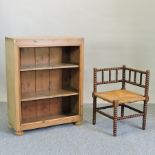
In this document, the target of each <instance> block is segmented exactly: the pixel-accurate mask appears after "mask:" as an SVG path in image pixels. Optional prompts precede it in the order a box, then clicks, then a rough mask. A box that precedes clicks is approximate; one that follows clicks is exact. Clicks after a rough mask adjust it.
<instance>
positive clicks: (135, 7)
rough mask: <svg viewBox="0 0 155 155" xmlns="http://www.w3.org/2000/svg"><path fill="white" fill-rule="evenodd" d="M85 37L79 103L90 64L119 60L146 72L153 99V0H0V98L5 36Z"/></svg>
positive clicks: (87, 95) (0, 97)
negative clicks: (82, 77) (82, 85)
mask: <svg viewBox="0 0 155 155" xmlns="http://www.w3.org/2000/svg"><path fill="white" fill-rule="evenodd" d="M38 35H39V36H77V37H78V36H79V37H84V39H85V51H84V52H85V66H84V67H85V72H84V77H85V80H84V102H85V103H89V102H91V101H92V98H91V93H92V68H93V67H111V66H121V65H122V64H125V65H127V66H130V67H136V68H138V69H150V70H151V83H150V96H151V101H150V102H155V96H154V93H155V58H154V57H155V1H154V0H12V1H11V0H0V101H6V81H5V42H4V38H5V36H38Z"/></svg>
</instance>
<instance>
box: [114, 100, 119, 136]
mask: <svg viewBox="0 0 155 155" xmlns="http://www.w3.org/2000/svg"><path fill="white" fill-rule="evenodd" d="M113 106H114V119H113V136H117V107H118V105H117V103H116V102H114V104H113Z"/></svg>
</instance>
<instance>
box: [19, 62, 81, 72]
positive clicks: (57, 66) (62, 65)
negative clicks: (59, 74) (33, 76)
mask: <svg viewBox="0 0 155 155" xmlns="http://www.w3.org/2000/svg"><path fill="white" fill-rule="evenodd" d="M78 67H79V65H76V64H70V63H58V64H52V65H40V66H39V65H37V66H35V65H23V66H21V69H20V71H22V72H25V71H35V70H48V69H61V68H62V69H63V68H78Z"/></svg>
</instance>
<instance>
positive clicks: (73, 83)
mask: <svg viewBox="0 0 155 155" xmlns="http://www.w3.org/2000/svg"><path fill="white" fill-rule="evenodd" d="M70 87H71V88H72V89H75V90H78V91H79V70H78V69H74V70H72V72H71V79H70Z"/></svg>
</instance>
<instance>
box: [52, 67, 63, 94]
mask: <svg viewBox="0 0 155 155" xmlns="http://www.w3.org/2000/svg"><path fill="white" fill-rule="evenodd" d="M59 89H62V69H56V70H51V71H50V90H51V91H52V90H59Z"/></svg>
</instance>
